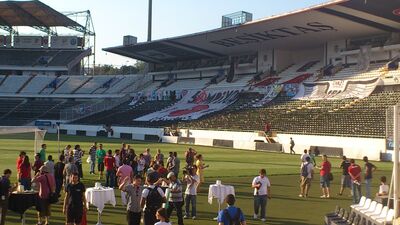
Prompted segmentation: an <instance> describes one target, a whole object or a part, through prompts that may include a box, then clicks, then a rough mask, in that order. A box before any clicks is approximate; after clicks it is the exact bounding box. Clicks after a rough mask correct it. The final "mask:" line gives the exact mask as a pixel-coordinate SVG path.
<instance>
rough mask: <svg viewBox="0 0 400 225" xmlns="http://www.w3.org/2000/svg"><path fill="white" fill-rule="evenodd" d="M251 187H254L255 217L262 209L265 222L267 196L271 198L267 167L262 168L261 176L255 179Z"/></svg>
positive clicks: (262, 218)
mask: <svg viewBox="0 0 400 225" xmlns="http://www.w3.org/2000/svg"><path fill="white" fill-rule="evenodd" d="M251 187H252V188H254V219H257V218H258V211H261V212H260V214H261V215H260V218H261V221H263V222H265V212H266V206H267V198H268V199H271V189H270V187H271V184H270V182H269V179H268V178H267V172H266V171H265V169H261V170H260V173H259V176H257V177H255V178H254V179H253V182H252V184H251ZM260 208H261V210H260Z"/></svg>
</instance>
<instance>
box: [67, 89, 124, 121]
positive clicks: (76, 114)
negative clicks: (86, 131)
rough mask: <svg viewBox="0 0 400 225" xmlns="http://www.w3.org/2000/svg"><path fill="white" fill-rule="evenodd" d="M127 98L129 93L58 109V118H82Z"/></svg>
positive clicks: (122, 101) (114, 105) (112, 106)
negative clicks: (114, 97)
mask: <svg viewBox="0 0 400 225" xmlns="http://www.w3.org/2000/svg"><path fill="white" fill-rule="evenodd" d="M129 99H131V97H130V96H129V95H125V96H124V97H122V98H119V99H105V100H103V101H101V102H97V103H94V104H80V105H78V106H73V107H71V108H67V109H63V110H61V111H60V120H63V121H68V122H71V121H74V120H78V119H82V118H84V117H88V116H90V115H93V114H96V113H99V112H103V111H106V110H109V109H112V108H114V107H116V106H118V105H120V104H122V103H124V102H126V101H128V100H129Z"/></svg>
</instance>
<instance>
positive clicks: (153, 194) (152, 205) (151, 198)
mask: <svg viewBox="0 0 400 225" xmlns="http://www.w3.org/2000/svg"><path fill="white" fill-rule="evenodd" d="M147 190H149V194H148V195H147V198H146V210H148V211H154V212H155V211H157V210H158V209H159V208H161V206H162V202H163V198H162V197H161V195H160V193H158V187H154V188H147Z"/></svg>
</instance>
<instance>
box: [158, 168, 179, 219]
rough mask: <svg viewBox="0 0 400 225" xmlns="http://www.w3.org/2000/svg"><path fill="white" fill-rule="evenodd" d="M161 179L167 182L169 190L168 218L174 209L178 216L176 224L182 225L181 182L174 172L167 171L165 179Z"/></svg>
mask: <svg viewBox="0 0 400 225" xmlns="http://www.w3.org/2000/svg"><path fill="white" fill-rule="evenodd" d="M161 181H164V182H165V183H167V184H168V187H169V189H170V190H171V196H170V197H169V199H167V201H169V207H168V209H167V216H168V218H170V217H171V213H172V211H173V210H174V209H175V210H176V216H177V217H178V225H183V214H182V207H183V195H182V183H181V181H180V180H178V179H177V177H176V175H175V173H174V172H169V173H168V175H167V179H165V178H162V179H161Z"/></svg>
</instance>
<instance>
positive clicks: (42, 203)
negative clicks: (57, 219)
mask: <svg viewBox="0 0 400 225" xmlns="http://www.w3.org/2000/svg"><path fill="white" fill-rule="evenodd" d="M36 211H38V212H39V216H40V217H45V216H51V210H50V203H49V199H43V198H39V199H38V200H37V202H36Z"/></svg>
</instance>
